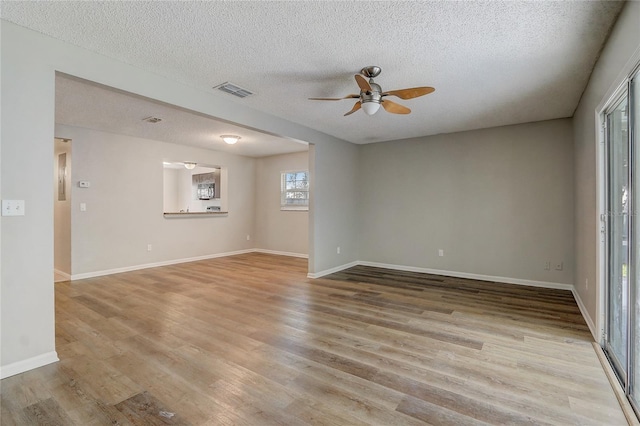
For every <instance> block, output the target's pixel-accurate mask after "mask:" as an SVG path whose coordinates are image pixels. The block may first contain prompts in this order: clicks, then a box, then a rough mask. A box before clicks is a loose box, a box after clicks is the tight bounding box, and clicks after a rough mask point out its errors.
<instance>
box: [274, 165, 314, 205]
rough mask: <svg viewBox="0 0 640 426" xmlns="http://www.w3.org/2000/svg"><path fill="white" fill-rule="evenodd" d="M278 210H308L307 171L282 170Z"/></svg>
mask: <svg viewBox="0 0 640 426" xmlns="http://www.w3.org/2000/svg"><path fill="white" fill-rule="evenodd" d="M280 210H309V172H307V171H295V172H282V174H281V177H280Z"/></svg>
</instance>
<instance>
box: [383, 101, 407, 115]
mask: <svg viewBox="0 0 640 426" xmlns="http://www.w3.org/2000/svg"><path fill="white" fill-rule="evenodd" d="M381 103H382V107H383V108H384V109H385V110H386V111H387V112H390V113H392V114H409V113H411V110H410V109H409V108H407V107H406V106H403V105H400V104H397V103H395V102H391V101H390V100H388V99H384V100H383V101H382V102H381Z"/></svg>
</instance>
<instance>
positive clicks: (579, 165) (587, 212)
mask: <svg viewBox="0 0 640 426" xmlns="http://www.w3.org/2000/svg"><path fill="white" fill-rule="evenodd" d="M637 49H640V2H627V4H626V5H625V6H624V8H623V10H622V13H621V15H620V17H619V18H618V21H617V22H616V25H615V27H614V28H613V32H612V33H611V36H610V37H609V39H608V41H607V43H606V45H605V47H604V49H603V51H602V54H601V55H600V59H599V60H598V62H597V64H596V66H595V68H594V70H593V73H592V74H591V78H590V80H589V84H588V85H587V87H586V89H585V91H584V93H583V95H582V99H581V100H580V104H579V105H578V108H577V109H576V112H575V114H574V117H573V130H574V146H575V182H576V185H575V211H576V220H575V250H576V270H575V287H576V291H577V293H578V295H579V297H580V299H581V300H582V302H583V303H584V306H585V307H586V309H587V312H588V315H589V316H590V317H591V320H592V322H593V323H594V324H596V327H598V329H599V328H600V326H601V324H599V323H600V318H597V304H598V294H599V291H600V290H601V288H602V286H603V285H604V283H601V282H598V281H599V278H598V277H597V268H596V266H597V262H598V258H597V251H598V238H599V236H598V220H599V219H598V205H597V199H596V188H597V173H596V170H597V169H596V151H597V135H596V122H595V110H596V107H597V106H598V104H599V103H601V102H602V101H603V100H604V97H605V95H606V94H607V93H608V92H610V91H611V89H613V86H616V85H618V84H619V83H620V82H621V80H620V77H621V75H619V74H620V73H621V72H622V71H623V69H624V68H625V65H626V64H627V62H628V61H629V59H630V58H631V57H632V55H633V54H634V52H637ZM596 283H597V285H596Z"/></svg>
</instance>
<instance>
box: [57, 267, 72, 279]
mask: <svg viewBox="0 0 640 426" xmlns="http://www.w3.org/2000/svg"><path fill="white" fill-rule="evenodd" d="M53 272H55V273H56V274H58V275H60V276H61V277H62V278H64V279H65V280H70V279H71V275H70V274H67V273H66V272H62V271H61V270H59V269H54V270H53Z"/></svg>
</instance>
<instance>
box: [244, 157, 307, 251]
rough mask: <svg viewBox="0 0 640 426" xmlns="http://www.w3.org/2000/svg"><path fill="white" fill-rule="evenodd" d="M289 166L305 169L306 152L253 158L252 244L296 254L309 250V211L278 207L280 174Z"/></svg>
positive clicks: (291, 168) (295, 168) (260, 247)
mask: <svg viewBox="0 0 640 426" xmlns="http://www.w3.org/2000/svg"><path fill="white" fill-rule="evenodd" d="M293 170H309V152H297V153H294V154H285V155H273V156H270V157H264V158H258V159H257V160H256V185H255V187H256V192H255V199H256V202H255V206H256V209H255V227H254V229H255V239H254V240H255V241H254V243H255V247H256V248H259V249H264V250H270V251H277V252H284V253H293V254H299V255H306V254H308V253H309V212H308V211H286V210H285V211H283V210H280V186H281V185H280V174H281V172H285V171H293Z"/></svg>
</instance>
